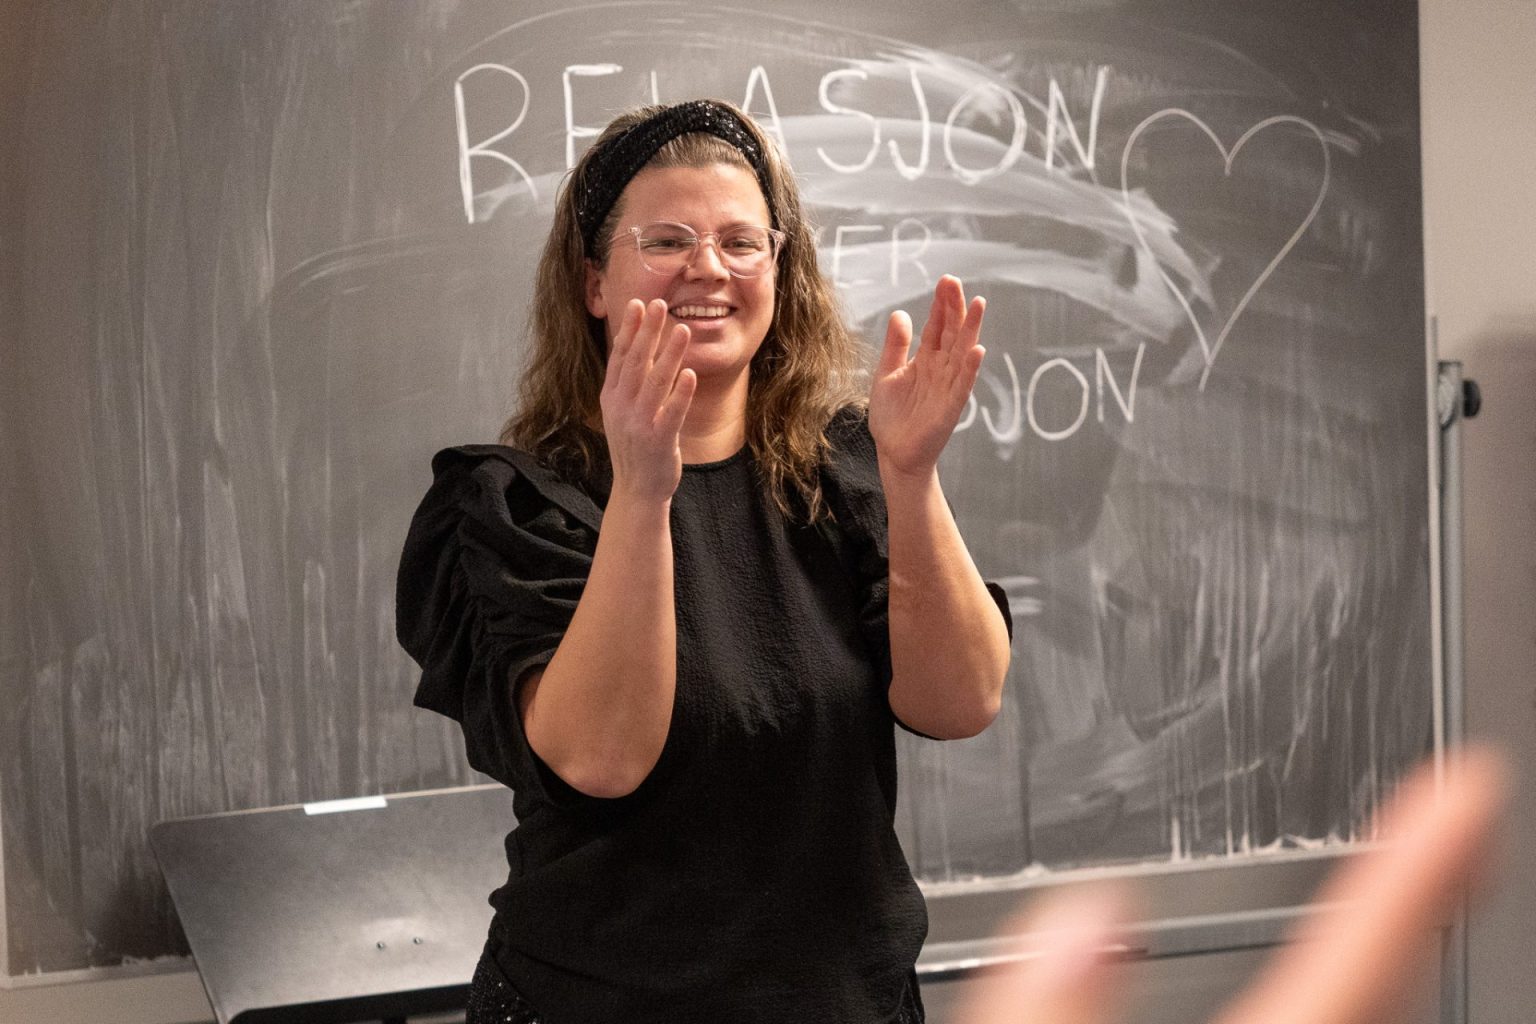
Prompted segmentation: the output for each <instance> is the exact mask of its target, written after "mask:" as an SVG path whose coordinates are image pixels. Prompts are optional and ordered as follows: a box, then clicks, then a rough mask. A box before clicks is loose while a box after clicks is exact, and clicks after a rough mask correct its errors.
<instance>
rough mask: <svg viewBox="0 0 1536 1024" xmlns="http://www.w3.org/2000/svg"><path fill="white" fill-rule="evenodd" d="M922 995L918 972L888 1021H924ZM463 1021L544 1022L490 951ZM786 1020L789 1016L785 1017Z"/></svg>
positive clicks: (477, 969) (472, 985) (474, 1023)
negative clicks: (897, 1010)
mask: <svg viewBox="0 0 1536 1024" xmlns="http://www.w3.org/2000/svg"><path fill="white" fill-rule="evenodd" d="M925 1020H926V1018H925V1017H924V1016H923V998H922V996H921V994H919V992H918V989H917V972H916V971H913V972H912V974H911V975H910V976H909V977H908V979H907V989H906V991H905V992H904V993H902V997H901V1011H900V1012H899V1013H897V1014H896V1017H895V1019H894V1020H892V1021H890V1024H924V1021H925ZM464 1024H543V1020H542V1019H541V1018H540V1017H539V1014H538V1011H536V1010H534V1008H533V1007H532V1006H530V1005H528V1001H527V1000H526V999H524V998H523V997H522V995H520V994H519V993H518V991H517V989H515V988H513V987H512V986H511V984H509V983H508V982H507V979H506V977H505V976H503V975H502V973H501V968H500V967H497V966H496V961H495V960H493V959H491V954H490V951H489V950H487V951H486V952H484V953H481V954H480V962H479V963H478V964H476V965H475V976H474V978H473V979H472V980H471V981H470V983H469V1004H468V1006H467V1007H466V1009H465V1013H464ZM786 1024H789V1019H786Z"/></svg>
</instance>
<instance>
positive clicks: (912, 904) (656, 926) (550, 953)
mask: <svg viewBox="0 0 1536 1024" xmlns="http://www.w3.org/2000/svg"><path fill="white" fill-rule="evenodd" d="M829 436H830V438H831V440H832V441H833V445H834V453H833V455H832V456H831V457H830V458H829V460H828V461H827V464H826V465H825V467H824V469H823V472H822V483H823V490H824V494H825V496H826V498H827V501H828V504H829V506H830V508H831V509H832V512H833V516H834V519H833V521H832V522H830V523H828V522H823V523H820V524H817V525H795V524H791V523H789V522H787V521H786V520H785V518H784V517H783V516H782V515H781V514H780V513H779V511H778V509H777V508H776V506H775V505H774V503H773V502H772V500H771V499H770V498H768V497H767V495H766V494H765V493H764V490H763V488H762V487H761V486H760V485H759V483H758V480H757V474H756V471H755V468H754V464H753V462H752V460H751V458H750V455H749V454H748V453H747V452H746V451H745V450H744V451H742V452H741V453H738V454H737V455H735V456H733V457H732V458H729V459H726V460H724V461H722V462H716V463H708V464H703V465H693V466H686V467H684V471H683V478H682V482H681V483H680V484H679V486H678V489H677V492H676V493H675V495H674V497H673V501H672V514H671V532H672V543H673V557H674V560H675V580H674V594H675V601H676V616H677V638H678V653H677V691H676V698H675V702H674V707H673V713H672V722H671V728H670V731H669V733H668V736H667V741H666V745H665V747H664V748H663V751H662V755H661V757H660V760H659V761H658V763H657V765H656V767H655V768H654V769H653V770H652V772H651V774H650V775H649V776H648V777H647V779H646V780H645V781H644V782H643V783H642V784H641V785H640V787H639V788H638V789H637V790H636V791H635V792H634V793H632V794H630V795H629V796H625V797H621V798H619V799H613V800H607V799H599V798H594V797H588V796H586V795H584V794H582V793H580V792H578V791H576V790H574V789H572V788H571V787H570V786H568V785H566V784H565V783H564V782H563V781H562V780H561V779H560V778H559V777H558V776H556V775H555V774H554V773H553V772H552V771H551V770H550V769H549V768H548V767H547V766H545V765H544V764H543V763H542V762H541V761H540V760H539V758H538V757H537V755H535V754H534V753H533V751H532V750H531V748H530V747H529V745H528V742H527V739H526V737H525V736H524V735H523V732H522V727H521V721H520V717H519V715H518V713H517V709H516V706H515V704H514V701H513V697H512V693H513V688H512V686H511V680H514V679H517V678H519V677H520V676H521V675H523V674H524V673H525V672H527V671H529V670H530V669H532V668H535V667H538V666H542V665H544V664H546V663H547V662H548V661H549V659H550V658H551V657H552V656H553V654H554V651H555V648H556V646H557V645H558V644H559V642H560V639H561V637H562V635H563V634H564V631H565V628H566V626H567V624H568V623H569V622H570V619H571V615H572V613H573V612H574V610H575V608H576V602H577V601H578V599H579V598H580V597H581V592H582V586H583V584H584V582H585V580H586V577H587V571H588V569H589V567H590V565H591V560H592V552H593V550H594V548H595V546H596V540H597V531H598V528H599V526H600V525H601V517H602V512H601V506H602V505H603V504H604V503H605V500H606V498H605V495H603V494H588V493H585V492H583V491H582V490H580V489H578V488H575V487H573V486H571V485H570V484H568V483H565V482H563V481H561V480H560V479H559V478H557V477H555V476H554V475H553V474H551V473H550V472H549V471H548V470H547V469H544V468H543V467H541V466H540V465H538V463H537V462H535V460H533V459H532V458H531V457H530V456H528V455H527V454H526V453H523V452H518V451H515V450H513V449H509V448H503V447H500V446H493V445H481V446H469V447H463V448H452V449H448V450H446V451H443V452H440V453H439V454H438V455H437V456H436V458H434V460H433V471H434V473H435V476H436V479H435V481H434V483H433V485H432V488H431V490H430V491H428V493H427V496H426V498H425V499H424V500H423V501H422V503H421V507H420V508H419V509H418V511H417V513H416V517H415V519H414V520H413V522H412V525H411V530H410V535H409V537H408V539H407V541H406V547H405V552H404V555H403V557H402V560H401V566H400V577H399V588H398V592H397V615H398V625H399V635H400V640H401V643H402V644H403V645H404V646H405V648H406V650H407V651H409V652H410V654H411V656H412V657H414V658H415V659H416V660H417V662H419V663H420V664H421V666H422V679H421V684H420V687H419V689H418V690H417V694H416V703H417V704H418V705H420V706H422V707H426V708H430V709H432V710H434V711H438V712H440V713H442V714H445V715H447V716H449V717H451V718H453V719H455V720H457V721H458V722H459V723H460V724H461V725H462V727H463V731H464V739H465V748H466V751H467V754H468V757H469V761H470V764H471V765H473V766H474V767H475V768H476V769H477V770H479V771H481V772H484V773H485V774H487V775H490V776H491V777H492V778H495V779H498V780H499V781H501V782H503V783H505V784H506V785H508V786H510V787H511V788H512V789H513V791H514V800H513V804H514V810H515V812H516V815H517V827H516V828H515V829H514V830H513V831H512V832H511V834H510V835H508V837H507V841H506V848H507V860H508V863H509V866H510V873H509V876H508V879H507V882H506V884H505V885H503V886H502V887H501V888H500V889H498V890H497V891H496V892H495V893H494V894H493V895H492V897H491V903H492V905H493V906H494V907H495V909H496V915H495V918H494V920H493V922H492V925H491V946H492V948H493V950H494V952H495V957H496V960H497V962H498V963H499V964H500V966H501V967H502V969H503V971H504V972H505V973H506V975H507V977H508V978H509V979H510V980H511V982H512V983H513V984H514V985H515V986H516V987H517V988H518V989H519V990H520V991H521V993H522V994H523V996H524V997H525V998H526V999H527V1000H528V1001H529V1002H530V1003H531V1004H532V1005H533V1006H535V1007H536V1008H538V1010H539V1013H540V1015H541V1016H542V1017H543V1018H544V1019H545V1020H546V1021H548V1022H549V1024H597V1022H606V1021H614V1022H618V1021H623V1022H626V1024H646V1022H652V1021H655V1022H658V1024H659V1022H662V1021H666V1022H668V1024H688V1022H699V1024H705V1022H708V1024H719V1022H723V1021H731V1022H733V1024H754V1022H763V1024H768V1022H773V1024H781V1022H784V1021H787V1020H794V1021H795V1022H797V1024H815V1022H826V1024H877V1022H884V1021H888V1020H890V1019H891V1018H892V1017H893V1016H894V1015H895V1014H896V1012H897V1009H898V1005H899V1001H900V998H901V994H902V990H903V986H904V984H905V979H906V977H907V975H908V972H909V971H910V970H911V967H912V964H913V963H914V961H915V960H916V958H917V954H918V951H919V949H920V947H921V945H922V941H923V937H924V934H925V932H926V930H927V914H926V910H925V908H924V904H923V899H922V896H921V894H920V893H919V891H918V889H917V886H916V883H915V882H914V881H913V879H912V875H911V872H910V870H909V869H908V867H907V864H906V861H905V859H904V857H903V855H902V852H901V848H900V845H899V844H898V842H897V839H896V835H895V832H894V830H893V828H892V820H893V816H894V813H895V806H896V753H895V737H894V731H893V726H894V725H895V724H897V723H896V722H895V719H894V717H893V715H892V713H891V710H890V705H889V703H888V701H887V699H886V690H887V687H888V686H889V682H890V645H889V637H888V634H887V623H886V593H887V579H886V555H887V549H886V527H885V501H884V495H883V494H882V492H881V489H880V480H879V475H878V471H877V467H876V463H875V450H874V442H873V440H872V439H871V438H870V436H869V431H868V428H867V425H866V423H865V420H864V418H863V416H862V415H861V414H855V413H852V412H851V411H850V412H845V413H843V414H841V415H839V417H838V418H837V419H836V420H835V421H834V422H833V423H832V424H831V425H830V427H829ZM994 596H998V597H1000V596H1001V595H1000V592H998V591H996V590H995V589H994ZM999 604H1000V607H1001V608H1002V609H1003V613H1004V616H1005V618H1006V616H1007V612H1006V602H1002V601H1000V602H999Z"/></svg>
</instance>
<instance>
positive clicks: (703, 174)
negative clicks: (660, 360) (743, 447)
mask: <svg viewBox="0 0 1536 1024" xmlns="http://www.w3.org/2000/svg"><path fill="white" fill-rule="evenodd" d="M619 212H620V216H619V218H618V230H617V232H616V233H615V235H614V238H613V243H612V245H611V247H610V251H609V254H608V265H607V266H606V267H603V268H601V269H599V268H597V267H594V266H592V265H591V264H588V267H587V288H586V291H587V294H586V299H587V311H588V312H590V313H591V314H592V315H593V316H595V317H597V318H598V319H600V320H603V321H605V323H606V325H607V336H608V340H609V341H610V342H612V340H613V336H614V334H615V333H616V332H617V331H618V327H619V322H620V320H621V319H622V318H623V316H624V308H625V306H626V305H627V304H628V302H629V300H630V299H640V300H642V301H645V302H649V301H650V300H652V299H657V298H660V299H665V300H666V303H667V326H668V329H670V327H671V325H673V324H678V323H682V324H687V325H688V329H689V332H690V333H689V342H688V352H687V354H686V356H685V357H684V359H683V365H684V366H685V367H689V368H691V369H692V370H693V371H694V372H695V373H696V374H698V377H699V384H700V386H701V387H722V386H724V387H729V386H731V385H733V384H738V383H744V382H745V380H746V375H747V370H748V368H749V367H750V365H751V362H752V356H753V355H754V354H756V352H757V349H758V346H759V345H761V344H762V343H763V338H765V337H766V336H767V334H768V328H769V326H770V325H771V324H772V322H773V294H774V280H775V270H774V269H769V270H768V271H766V272H765V273H763V274H762V275H760V276H758V277H746V278H742V277H733V276H731V274H730V273H729V272H728V271H727V270H726V269H725V267H724V266H723V265H722V264H721V262H720V254H719V252H718V250H717V249H716V248H715V246H713V245H711V244H708V243H707V242H704V241H701V242H700V244H699V248H698V252H697V254H696V256H695V258H694V259H693V262H692V263H691V264H689V265H688V266H686V267H684V268H683V269H681V270H679V271H677V272H676V273H674V274H671V275H663V274H657V273H654V272H653V271H651V270H649V269H647V268H646V266H645V265H644V264H643V263H641V262H640V254H639V252H638V251H637V250H636V248H635V243H634V239H633V236H632V235H631V234H630V233H629V230H628V229H629V228H630V227H631V226H634V227H641V226H644V225H647V224H653V223H656V222H658V221H671V222H674V223H678V224H686V225H688V226H689V227H691V228H693V229H694V231H696V232H699V233H701V234H702V233H704V232H709V231H723V230H725V229H726V228H730V227H735V226H739V225H743V224H752V225H758V226H763V227H766V226H768V224H769V223H770V220H769V216H768V203H767V202H766V201H765V200H764V199H763V193H762V190H761V188H759V187H758V183H757V178H756V177H755V176H754V175H753V174H752V172H751V171H748V170H746V169H744V168H742V167H738V166H734V165H731V164H711V165H710V166H708V167H665V168H648V169H646V170H643V171H641V172H640V173H639V174H637V175H635V177H634V178H633V179H632V180H631V181H630V183H629V184H628V185H627V186H626V187H625V189H624V193H623V195H621V196H620V197H619Z"/></svg>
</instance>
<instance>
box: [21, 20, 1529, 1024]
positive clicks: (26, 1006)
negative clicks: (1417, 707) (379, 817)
mask: <svg viewBox="0 0 1536 1024" xmlns="http://www.w3.org/2000/svg"><path fill="white" fill-rule="evenodd" d="M1340 2H1345V0H1340ZM1421 14H1422V26H1423V37H1422V52H1423V72H1424V78H1423V103H1424V190H1425V220H1426V236H1427V268H1426V269H1427V287H1428V293H1429V308H1430V311H1431V313H1432V314H1434V315H1435V316H1436V317H1438V320H1439V329H1440V348H1441V355H1442V357H1443V358H1447V359H1459V360H1461V361H1462V362H1463V363H1464V364H1465V367H1466V373H1467V375H1468V376H1469V377H1471V378H1473V379H1475V380H1477V381H1478V382H1479V383H1480V384H1481V385H1482V388H1483V392H1484V395H1485V398H1486V407H1485V409H1484V411H1483V414H1482V415H1481V416H1480V417H1478V418H1477V419H1476V420H1473V421H1471V422H1470V423H1468V424H1467V428H1466V430H1465V431H1464V438H1465V440H1464V459H1465V463H1464V465H1465V475H1466V480H1465V503H1466V519H1465V537H1466V555H1467V561H1466V580H1467V586H1466V607H1467V644H1468V649H1467V681H1468V690H1469V694H1468V714H1469V719H1470V728H1471V731H1472V732H1473V733H1474V735H1477V736H1481V737H1485V738H1488V739H1493V740H1497V741H1498V742H1500V743H1502V744H1503V745H1504V746H1505V747H1506V748H1507V749H1508V750H1509V751H1510V752H1511V754H1512V755H1514V756H1515V757H1516V758H1517V764H1518V770H1519V776H1520V783H1521V790H1522V792H1521V793H1520V794H1519V796H1518V798H1517V804H1516V807H1515V811H1514V813H1513V814H1512V815H1511V816H1510V822H1509V836H1508V839H1509V842H1508V844H1507V846H1508V850H1507V855H1506V857H1505V862H1504V864H1503V866H1502V868H1501V871H1500V873H1499V876H1498V879H1499V880H1498V881H1497V883H1496V884H1495V885H1494V886H1493V888H1492V890H1491V892H1490V894H1489V897H1488V898H1487V899H1486V900H1485V902H1484V904H1483V909H1482V911H1481V912H1480V913H1479V915H1478V916H1477V917H1476V919H1475V920H1474V923H1473V929H1472V973H1471V979H1470V986H1471V991H1470V999H1471V1014H1470V1020H1471V1022H1472V1024H1528V1022H1529V1021H1530V1020H1531V1017H1532V1012H1533V1010H1532V1008H1536V970H1533V969H1532V951H1533V950H1536V885H1531V884H1529V882H1528V881H1527V880H1529V879H1531V878H1536V789H1533V787H1532V786H1531V785H1530V783H1531V781H1532V779H1533V778H1536V671H1533V668H1532V667H1533V666H1536V204H1533V203H1532V202H1531V201H1530V200H1529V199H1528V198H1527V188H1526V181H1527V179H1529V178H1531V177H1532V176H1533V173H1536V172H1533V165H1536V60H1533V54H1536V0H1422V6H1421ZM199 1018H201V1019H205V1020H206V1019H210V1018H211V1013H210V1012H209V1011H208V1009H207V1006H206V1002H205V1001H204V1000H203V997H202V994H201V989H200V987H199V986H198V984H197V981H196V977H195V976H194V975H190V974H180V975H169V976H167V975H160V976H154V977H147V978H138V979H123V980H116V981H112V982H97V983H78V984H72V985H65V986H49V987H44V988H23V989H16V990H0V1021H4V1022H6V1024H12V1022H14V1024H103V1022H111V1024H181V1022H186V1021H195V1020H198V1019H199Z"/></svg>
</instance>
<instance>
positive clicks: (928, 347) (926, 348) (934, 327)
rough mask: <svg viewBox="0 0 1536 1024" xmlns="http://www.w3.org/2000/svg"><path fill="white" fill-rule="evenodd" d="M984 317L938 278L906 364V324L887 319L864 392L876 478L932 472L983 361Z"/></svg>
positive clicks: (952, 284) (980, 305) (979, 304)
mask: <svg viewBox="0 0 1536 1024" xmlns="http://www.w3.org/2000/svg"><path fill="white" fill-rule="evenodd" d="M985 309H986V300H985V299H982V298H981V297H980V296H977V297H976V298H973V299H972V300H971V301H970V303H969V305H967V303H966V301H965V290H964V289H963V288H962V287H961V285H960V281H959V279H958V278H954V277H950V276H948V275H945V276H944V277H941V278H939V283H938V286H937V287H936V288H934V290H933V305H932V307H930V309H929V310H928V322H927V323H926V324H925V325H924V326H923V337H922V342H921V344H919V345H918V349H917V354H916V355H914V356H913V357H912V358H911V359H908V358H907V351H908V349H909V348H910V347H911V345H912V320H911V319H910V318H909V317H908V316H907V314H906V313H905V312H903V311H901V310H898V311H896V312H895V313H892V314H891V320H890V325H889V326H888V327H887V328H886V332H885V347H884V349H883V350H882V351H881V353H880V363H879V365H878V366H877V367H876V368H875V379H874V383H873V385H872V386H871V388H870V392H869V431H870V433H871V434H873V435H874V438H875V449H876V452H877V453H878V455H879V459H880V468H881V471H882V472H896V473H899V474H901V475H903V476H914V477H916V476H926V475H927V474H929V473H932V472H933V471H934V468H935V467H936V466H937V465H938V462H939V453H940V452H942V451H943V450H944V446H945V445H946V444H947V443H949V437H950V435H951V434H952V433H954V430H955V425H956V424H957V423H959V422H960V414H961V412H963V411H964V409H965V403H966V399H968V398H969V397H970V394H971V388H972V387H973V386H974V385H975V383H976V371H977V370H978V369H980V367H981V358H982V356H983V355H985V353H986V350H985V349H983V348H982V347H981V346H980V345H979V344H977V338H978V337H979V336H980V334H981V317H982V313H983V312H984V311H985Z"/></svg>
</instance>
